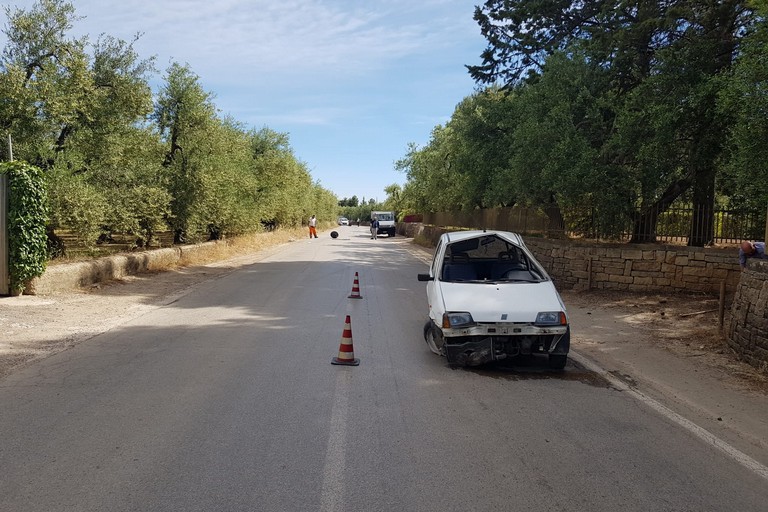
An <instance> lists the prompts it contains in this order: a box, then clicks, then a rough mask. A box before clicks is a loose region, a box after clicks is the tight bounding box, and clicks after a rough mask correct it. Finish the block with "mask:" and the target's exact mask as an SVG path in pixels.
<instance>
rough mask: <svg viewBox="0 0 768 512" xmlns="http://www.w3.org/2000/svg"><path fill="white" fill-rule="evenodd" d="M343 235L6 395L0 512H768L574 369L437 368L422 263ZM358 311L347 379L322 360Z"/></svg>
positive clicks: (715, 457)
mask: <svg viewBox="0 0 768 512" xmlns="http://www.w3.org/2000/svg"><path fill="white" fill-rule="evenodd" d="M338 231H339V232H340V233H341V236H340V237H339V238H338V239H335V240H334V239H331V238H330V237H328V236H327V234H326V235H324V236H323V237H321V238H320V239H317V240H312V241H309V240H306V241H299V242H296V243H292V244H288V245H286V246H284V247H283V248H281V249H280V250H277V251H275V253H274V254H273V255H272V256H270V257H268V258H267V259H265V260H263V261H261V262H259V263H256V264H253V265H250V266H247V267H244V268H242V269H240V270H238V271H235V272H233V273H230V274H228V275H226V276H224V277H222V278H220V279H217V280H214V281H209V282H207V283H205V285H203V286H199V287H196V288H194V289H193V290H191V291H190V292H189V293H187V294H186V295H184V296H182V297H180V298H179V299H178V300H177V301H175V302H173V303H171V304H169V305H167V306H165V307H162V308H158V309H155V310H153V311H151V312H149V313H147V314H146V315H144V316H141V317H138V318H134V319H133V320H131V321H129V322H127V323H125V324H122V325H121V326H119V327H117V328H115V329H113V330H111V331H109V332H107V333H105V334H102V335H100V336H97V337H96V338H93V339H91V340H89V341H88V342H86V343H82V344H80V345H77V346H76V347H74V348H72V349H70V350H68V351H65V352H61V353H59V354H56V355H54V356H52V357H49V358H46V359H43V360H41V361H38V362H36V363H34V364H32V365H30V366H29V367H27V368H25V369H23V370H21V371H19V372H16V373H14V374H12V375H11V376H10V377H8V378H7V379H5V380H3V381H1V382H0V472H1V473H0V475H1V476H0V510H2V511H14V512H23V511H107V510H108V511H124V510H141V511H150V510H151V511H165V510H167V511H206V512H213V511H246V510H248V511H250V510H260V511H323V512H326V511H378V510H381V511H469V510H478V511H480V510H482V511H486V510H488V511H490V510H503V511H508V510H530V511H545V510H546V511H550V510H558V511H559V510H563V511H565V510H569V511H570V510H585V511H587V510H588V511H615V510H622V511H697V512H698V511H720V510H722V511H733V510H739V511H740V512H745V511H764V510H766V503H768V485H766V482H765V479H763V478H761V477H760V476H759V475H756V474H755V473H753V472H750V471H749V470H748V469H747V468H745V467H744V466H743V465H740V464H738V463H737V462H735V461H733V460H731V459H730V458H728V457H726V456H724V455H723V454H722V452H720V451H718V450H715V449H714V448H713V447H711V446H709V445H707V444H706V443H704V442H702V441H701V440H700V439H699V438H697V437H696V436H694V435H692V434H691V433H690V432H688V431H687V430H684V429H682V428H680V427H679V426H678V424H676V423H674V422H672V421H670V420H669V419H667V418H665V417H663V416H661V415H659V414H658V413H656V412H655V411H654V410H653V409H651V408H649V407H648V406H647V405H646V404H644V403H642V402H640V401H638V400H637V399H636V398H634V397H633V396H631V395H630V394H628V393H626V392H623V391H621V390H618V389H615V388H613V387H611V386H610V385H609V384H608V383H607V382H606V381H603V380H602V379H601V378H600V377H598V376H597V375H595V374H594V373H592V372H590V371H588V370H587V369H585V368H582V367H580V366H579V365H577V364H575V363H573V362H571V363H569V365H568V367H567V368H566V370H565V372H562V373H557V372H550V371H548V370H547V369H546V362H545V361H542V362H541V365H540V366H537V365H531V366H525V367H513V368H506V369H505V368H496V369H483V370H464V369H451V368H449V367H447V366H446V364H445V361H444V360H443V359H441V358H439V357H437V356H435V355H433V354H432V353H431V352H429V350H428V349H427V347H426V345H425V343H424V341H423V339H422V337H421V328H422V325H423V322H424V318H425V315H426V310H427V308H426V303H425V294H424V285H423V283H419V282H418V281H417V280H416V274H417V273H418V272H421V271H424V269H425V268H426V265H425V264H424V263H423V262H422V261H420V260H419V259H417V258H416V257H415V256H414V255H413V254H412V253H411V252H410V251H409V249H408V246H407V244H406V243H405V242H404V240H403V239H398V238H395V239H391V240H390V239H387V238H386V237H381V238H379V240H376V241H373V240H370V239H369V238H368V236H367V231H366V230H365V229H364V228H357V227H348V228H347V227H343V228H339V230H338ZM355 272H358V274H359V278H360V293H361V295H362V297H363V298H362V299H357V300H356V299H349V298H348V297H347V296H348V295H349V294H350V292H351V291H352V285H353V280H354V274H355ZM346 315H350V318H351V327H352V334H353V346H354V355H355V357H357V358H359V359H360V360H361V363H360V366H357V367H346V366H335V365H331V364H330V362H331V358H332V357H334V356H336V355H338V350H339V345H340V342H341V336H342V332H343V329H344V319H345V316H346Z"/></svg>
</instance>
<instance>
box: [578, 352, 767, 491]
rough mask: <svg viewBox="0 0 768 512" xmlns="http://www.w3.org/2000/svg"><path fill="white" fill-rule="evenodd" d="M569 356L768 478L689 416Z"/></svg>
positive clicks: (590, 363)
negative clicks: (686, 416)
mask: <svg viewBox="0 0 768 512" xmlns="http://www.w3.org/2000/svg"><path fill="white" fill-rule="evenodd" d="M568 356H569V357H570V358H572V359H573V360H575V361H576V362H577V363H579V364H580V365H581V366H583V367H585V368H586V369H587V370H589V371H591V372H594V373H596V374H598V375H600V376H601V377H602V378H604V379H605V380H607V381H608V382H609V383H610V384H611V386H613V387H615V388H616V389H618V390H620V391H625V392H627V393H629V394H630V395H632V396H633V397H634V398H636V399H637V400H639V401H640V402H642V403H644V404H645V405H647V406H648V407H650V408H651V409H653V410H655V411H656V412H658V413H659V414H661V415H662V416H664V417H665V418H667V419H669V420H670V421H673V422H674V423H677V424H678V425H679V426H681V427H683V428H684V429H686V430H687V431H688V432H690V433H691V434H693V435H694V436H696V437H697V438H699V439H700V440H702V441H704V442H705V443H706V444H708V445H710V446H712V447H714V448H716V449H718V450H720V451H721V452H722V453H724V454H725V455H727V456H729V457H730V458H732V459H733V460H735V461H736V462H738V463H739V464H741V465H742V466H744V467H746V468H747V469H749V470H750V471H752V472H753V473H755V474H757V475H758V476H760V477H762V478H764V479H765V480H768V467H767V466H765V465H763V464H761V463H760V462H759V461H757V460H755V459H753V458H752V457H750V456H749V455H747V454H746V453H744V452H742V451H741V450H739V449H737V448H735V447H733V446H731V445H730V444H728V443H726V442H725V441H723V440H722V439H720V438H719V437H717V436H716V435H715V434H713V433H712V432H710V431H709V430H707V429H705V428H703V427H700V426H699V425H697V424H696V423H694V422H692V421H691V420H689V419H688V418H685V417H684V416H682V415H680V414H678V413H676V412H675V411H673V410H672V409H670V408H669V407H667V406H666V405H664V404H662V403H661V402H659V401H657V400H655V399H653V398H651V397H650V396H648V395H646V394H645V393H643V392H641V391H638V390H637V389H635V388H633V387H631V386H629V385H627V383H625V382H624V381H622V380H621V379H618V378H617V377H615V376H614V375H612V374H611V373H609V372H608V371H606V370H605V369H603V368H602V367H601V366H600V365H599V364H597V363H596V362H595V361H593V360H592V359H590V358H588V357H587V356H584V355H582V354H579V353H577V352H574V351H573V350H571V351H570V352H569V354H568Z"/></svg>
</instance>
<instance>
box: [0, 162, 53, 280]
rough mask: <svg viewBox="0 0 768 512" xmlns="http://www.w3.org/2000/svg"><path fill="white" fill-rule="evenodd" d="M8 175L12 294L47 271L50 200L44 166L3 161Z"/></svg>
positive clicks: (3, 167)
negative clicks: (46, 228) (47, 225)
mask: <svg viewBox="0 0 768 512" xmlns="http://www.w3.org/2000/svg"><path fill="white" fill-rule="evenodd" d="M0 173H2V174H6V175H7V176H8V182H9V184H8V203H9V205H8V237H9V244H8V245H9V259H10V265H9V269H8V270H9V274H10V288H11V293H14V294H16V293H21V292H22V291H23V290H24V287H25V285H26V283H27V282H29V281H30V280H31V279H33V278H35V277H38V276H41V275H42V274H43V272H45V266H46V262H47V261H48V253H47V248H46V242H47V237H46V233H45V225H46V222H47V221H48V201H47V195H46V190H45V183H44V179H43V175H42V172H41V171H40V169H38V168H36V167H33V166H31V165H28V164H26V163H24V162H20V161H16V162H9V163H2V164H0Z"/></svg>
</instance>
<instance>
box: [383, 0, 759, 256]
mask: <svg viewBox="0 0 768 512" xmlns="http://www.w3.org/2000/svg"><path fill="white" fill-rule="evenodd" d="M755 5H758V4H752V3H744V2H731V3H725V4H720V3H714V4H711V3H710V4H702V3H695V2H694V3H691V2H685V1H682V0H680V1H677V0H676V1H673V2H666V3H662V2H645V3H639V4H638V3H635V4H631V5H629V4H626V2H620V1H619V0H613V1H609V2H582V3H578V4H575V3H572V2H541V1H539V0H488V1H487V2H484V3H483V4H482V5H480V6H479V7H477V8H476V10H475V20H476V21H477V22H478V23H479V25H480V29H481V32H482V33H483V35H484V36H485V38H486V39H487V41H488V46H487V48H486V50H485V51H484V52H483V54H482V55H481V60H482V62H481V64H479V65H475V66H468V69H469V72H470V74H471V75H472V76H473V78H475V80H476V81H477V82H478V83H480V84H487V85H488V89H486V90H483V91H480V92H478V93H475V94H474V95H472V96H470V97H468V98H465V99H464V101H462V102H461V103H460V104H459V105H458V106H457V108H456V110H455V111H454V113H453V116H452V117H451V120H450V121H449V122H448V123H446V125H445V126H438V127H436V128H435V130H434V131H433V134H432V138H431V139H430V141H429V143H428V144H427V145H426V146H425V147H423V148H416V147H415V146H413V145H412V146H409V148H408V151H407V154H406V156H405V157H404V158H403V159H402V160H400V161H399V162H397V164H396V167H397V168H398V169H399V170H401V171H403V172H405V173H406V175H407V180H408V181H407V183H406V184H405V186H404V187H403V190H402V193H401V194H400V201H401V203H402V204H403V207H404V208H405V209H413V210H415V211H439V210H449V209H450V210H459V209H469V208H477V207H480V208H485V207H493V206H509V205H513V204H516V203H522V204H533V205H542V206H546V207H547V210H548V211H551V210H553V209H556V208H558V207H559V208H562V209H564V210H567V215H568V216H570V218H569V220H570V221H571V222H572V225H587V224H588V223H593V222H597V223H598V224H599V225H600V226H603V228H601V229H603V230H604V231H603V234H610V233H611V232H619V231H620V230H623V229H626V228H625V226H626V225H628V224H631V219H632V218H633V215H634V213H633V212H634V211H635V209H637V208H638V207H639V208H641V210H642V215H644V216H646V217H647V218H644V219H643V222H639V223H638V224H636V226H641V225H643V226H648V225H652V224H653V223H654V222H656V220H655V216H656V215H657V214H658V213H663V212H664V210H665V209H666V208H669V207H670V205H671V204H672V203H673V202H674V201H675V200H680V199H683V198H686V199H688V200H690V201H691V202H692V203H693V207H694V209H695V211H697V212H705V211H712V207H713V205H714V202H715V198H716V197H717V195H718V193H719V194H721V195H726V196H730V197H731V198H732V199H734V200H736V202H737V204H747V205H752V206H754V205H755V204H760V203H761V202H763V203H764V202H765V201H766V198H768V181H766V180H765V179H764V176H766V175H768V172H764V171H765V166H766V164H765V162H767V161H768V158H766V157H768V153H766V150H765V144H764V140H765V138H766V134H768V129H765V126H766V121H765V120H766V119H767V118H768V117H767V116H766V111H768V109H767V108H766V105H768V102H767V101H765V98H764V96H765V81H766V76H767V75H766V66H765V55H766V50H767V49H768V47H766V44H765V42H766V40H768V38H767V37H766V35H765V34H766V30H765V23H764V20H765V14H766V12H764V3H763V4H760V5H763V7H758V8H760V9H763V11H761V12H756V10H755V9H756V7H755ZM498 86H501V89H498V88H497V87H498ZM552 207H554V208H552ZM579 208H581V211H582V212H587V213H585V214H578V215H584V216H583V217H582V218H580V217H578V215H577V216H576V217H575V218H574V217H573V215H574V212H577V211H578V210H579ZM691 225H692V226H697V227H702V231H701V235H697V236H696V237H692V238H691V239H690V243H692V244H694V245H703V244H704V243H707V242H708V241H709V240H711V235H712V233H713V229H714V226H713V222H712V219H711V218H708V217H707V216H706V215H703V214H697V215H696V216H694V218H692V219H691ZM633 240H634V241H647V240H641V238H640V237H633Z"/></svg>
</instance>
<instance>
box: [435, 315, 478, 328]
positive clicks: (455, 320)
mask: <svg viewBox="0 0 768 512" xmlns="http://www.w3.org/2000/svg"><path fill="white" fill-rule="evenodd" d="M474 323H475V321H474V320H473V319H472V315H471V314H469V313H463V312H462V313H443V329H458V328H460V327H467V326H469V325H472V324H474Z"/></svg>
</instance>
